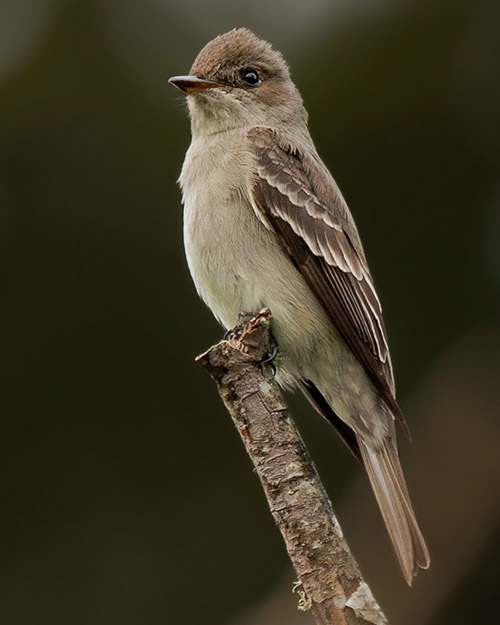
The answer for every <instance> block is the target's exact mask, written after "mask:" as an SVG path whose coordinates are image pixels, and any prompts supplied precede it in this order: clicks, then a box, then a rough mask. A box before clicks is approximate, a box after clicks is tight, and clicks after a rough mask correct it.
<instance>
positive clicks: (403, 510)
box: [357, 437, 430, 586]
mask: <svg viewBox="0 0 500 625" xmlns="http://www.w3.org/2000/svg"><path fill="white" fill-rule="evenodd" d="M357 438H358V444H359V448H360V451H361V456H362V458H363V462H364V464H365V467H366V470H367V472H368V477H369V478H370V482H371V485H372V488H373V490H374V492H375V497H376V498H377V502H378V505H379V507H380V511H381V512H382V516H383V517H384V521H385V524H386V526H387V530H388V532H389V535H390V537H391V540H392V543H393V545H394V549H395V550H396V554H397V556H398V560H399V563H400V565H401V568H402V569H403V574H404V576H405V579H406V581H407V583H408V585H409V586H411V584H412V581H413V577H414V576H415V575H416V573H417V571H418V569H419V568H421V569H427V568H428V567H429V564H430V560H429V552H428V550H427V545H426V544H425V540H424V538H423V536H422V533H421V532H420V528H419V527H418V523H417V519H416V518H415V513H414V512H413V508H412V505H411V501H410V496H409V494H408V488H407V486H406V482H405V479H404V476H403V471H402V470H401V465H400V463H399V458H398V452H397V449H396V447H395V445H394V444H393V443H392V441H391V439H390V438H387V439H386V440H385V441H384V444H383V445H382V447H381V448H380V449H378V450H376V451H373V450H372V449H370V448H369V447H368V446H367V445H366V444H365V443H364V442H363V441H362V440H361V438H360V437H357Z"/></svg>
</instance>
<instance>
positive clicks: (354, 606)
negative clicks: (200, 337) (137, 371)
mask: <svg viewBox="0 0 500 625" xmlns="http://www.w3.org/2000/svg"><path fill="white" fill-rule="evenodd" d="M270 319H271V313H270V311H269V310H267V309H265V310H263V311H261V312H260V313H259V314H258V315H257V316H255V317H254V318H253V319H252V320H251V321H249V322H248V323H245V324H242V325H241V326H239V327H238V328H236V329H235V330H233V331H232V332H231V333H230V335H229V336H228V337H227V338H226V340H223V341H221V342H220V343H218V344H217V345H214V346H213V347H211V348H210V349H209V350H208V351H207V352H205V353H204V354H202V355H201V356H199V357H198V358H197V361H198V362H199V363H200V364H201V365H202V366H203V367H204V368H205V369H206V370H207V371H208V373H209V374H210V375H211V376H212V378H213V379H214V380H215V382H216V383H217V386H218V390H219V393H220V395H221V397H222V399H223V401H224V403H225V405H226V408H227V409H228V411H229V413H230V415H231V417H232V419H233V421H234V424H235V425H236V428H237V429H238V431H239V433H240V435H241V438H242V440H243V443H244V445H245V447H246V450H247V452H248V454H249V456H250V458H251V460H252V462H253V464H254V466H255V470H256V473H257V475H258V476H259V478H260V481H261V483H262V486H263V488H264V492H265V494H266V497H267V501H268V503H269V508H270V510H271V513H272V515H273V517H274V520H275V522H276V524H277V526H278V527H279V529H280V531H281V533H282V535H283V538H284V540H285V544H286V548H287V551H288V554H289V556H290V559H291V561H292V564H293V566H294V568H295V571H296V573H297V577H298V579H299V582H300V584H301V588H300V587H299V588H297V591H298V594H299V597H300V601H299V608H300V609H305V610H307V609H310V610H311V613H312V615H313V617H314V619H315V621H316V623H317V624H318V625H366V624H371V625H383V624H386V623H387V620H386V618H385V616H384V614H383V613H382V611H381V609H380V607H379V606H378V604H377V603H376V601H375V599H374V598H373V596H372V593H371V591H370V589H369V587H368V586H367V584H366V583H365V582H364V581H363V578H362V577H361V573H360V571H359V568H358V566H357V564H356V562H355V560H354V558H353V557H352V555H351V553H350V551H349V547H348V546H347V543H346V542H345V539H344V537H343V535H342V530H341V528H340V525H339V523H338V521H337V519H336V518H335V515H334V513H333V509H332V506H331V503H330V501H329V499H328V497H327V495H326V493H325V490H324V488H323V485H322V484H321V482H320V479H319V476H318V474H317V472H316V469H315V467H314V465H313V463H312V461H311V459H310V457H309V455H308V453H307V450H306V448H305V446H304V443H303V442H302V439H301V437H300V434H299V433H298V431H297V429H296V427H295V425H294V423H293V421H292V419H291V418H290V415H289V413H288V410H287V408H286V406H285V404H284V403H283V399H282V397H281V395H280V392H279V390H278V387H277V384H276V383H275V381H274V375H273V370H272V366H271V365H270V364H268V363H265V362H263V361H264V360H265V359H266V357H267V356H268V354H269V353H270V333H269V322H270Z"/></svg>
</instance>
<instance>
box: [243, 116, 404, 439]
mask: <svg viewBox="0 0 500 625" xmlns="http://www.w3.org/2000/svg"><path fill="white" fill-rule="evenodd" d="M249 138H250V141H251V144H252V147H253V149H254V152H255V157H256V166H257V170H256V179H255V185H254V190H253V192H254V199H255V205H256V209H257V210H259V211H260V212H261V214H262V217H263V219H264V221H266V222H267V223H269V224H270V225H271V226H272V227H273V228H274V230H275V231H276V233H277V235H278V237H279V239H280V240H281V243H282V245H283V247H284V248H285V250H286V251H287V253H288V255H289V256H290V258H291V260H292V262H293V263H294V264H295V266H296V267H297V269H298V270H299V271H300V272H301V274H302V275H303V276H304V278H305V280H306V282H307V283H308V284H309V286H310V287H311V289H312V291H313V292H314V293H315V295H316V297H317V298H318V299H319V301H320V302H321V303H322V305H323V306H324V308H325V310H326V311H327V313H328V315H329V316H330V318H331V320H332V321H333V323H334V324H335V326H336V328H337V329H338V330H339V332H340V334H341V336H342V337H343V339H344V341H345V342H346V343H347V345H348V346H349V347H350V349H351V350H352V352H353V353H354V354H355V355H356V357H357V358H358V360H359V361H360V362H361V363H362V364H363V366H364V368H365V370H366V371H367V373H368V374H369V376H370V377H371V379H372V380H373V382H374V384H375V386H376V388H377V389H378V390H379V392H380V394H381V396H382V398H383V399H384V401H385V402H386V404H387V405H388V406H389V407H390V408H391V410H392V411H393V412H394V414H395V416H397V417H398V418H399V419H400V420H401V422H402V423H403V426H404V427H405V429H406V424H405V422H404V418H403V416H402V414H401V411H400V409H399V407H398V405H397V403H396V400H395V390H394V378H393V373H392V366H391V360H390V356H389V347H388V342H387V335H386V331H385V327H384V322H383V319H382V309H381V307H380V303H379V300H378V298H377V295H376V293H375V289H374V286H373V281H372V278H371V276H370V273H369V271H368V266H367V264H366V259H365V256H364V253H363V248H362V246H361V242H360V240H359V236H358V234H357V231H356V227H355V226H354V222H353V221H352V218H351V216H350V214H349V211H348V209H347V206H346V205H345V202H344V200H343V198H342V195H341V194H340V191H339V190H338V187H337V186H336V184H335V182H334V181H333V179H332V178H331V176H330V175H329V174H328V171H327V170H326V168H325V167H324V165H323V164H322V163H321V161H320V160H319V158H318V160H315V158H316V157H307V156H305V155H304V153H302V152H300V151H299V150H298V149H296V148H294V146H291V145H289V144H287V143H286V142H284V141H283V140H281V139H280V137H278V136H277V135H276V133H275V132H274V131H272V130H270V129H268V128H254V129H252V130H251V131H250V133H249Z"/></svg>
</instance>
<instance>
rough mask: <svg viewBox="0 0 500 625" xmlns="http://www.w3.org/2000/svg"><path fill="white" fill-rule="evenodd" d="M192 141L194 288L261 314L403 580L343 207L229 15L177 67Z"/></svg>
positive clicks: (283, 68)
mask: <svg viewBox="0 0 500 625" xmlns="http://www.w3.org/2000/svg"><path fill="white" fill-rule="evenodd" d="M170 82H171V83H172V84H173V85H175V86H176V87H178V88H179V89H181V90H182V91H183V92H185V93H186V94H187V103H188V108H189V114H190V118H191V132H192V142H191V145H190V147H189V149H188V151H187V154H186V158H185V161H184V164H183V167H182V172H181V175H180V179H179V182H180V185H181V188H182V196H183V204H184V244H185V249H186V256H187V261H188V265H189V269H190V271H191V275H192V277H193V280H194V283H195V285H196V289H197V291H198V293H199V294H200V296H201V297H202V299H203V300H204V301H205V303H206V304H207V305H208V306H209V308H210V309H211V310H212V312H213V314H214V315H215V317H216V318H217V319H218V320H219V321H220V322H221V323H222V325H223V326H224V327H225V328H226V329H230V328H232V327H234V326H235V325H237V324H238V319H239V313H241V312H245V313H247V312H257V311H259V310H260V309H261V308H263V307H268V308H270V309H271V312H272V314H273V321H272V326H271V328H272V333H273V336H274V337H275V339H276V341H277V344H278V349H279V352H278V356H277V357H276V361H275V364H276V369H277V379H278V382H279V383H280V384H281V385H282V386H284V387H293V386H298V387H299V388H300V389H301V390H302V392H303V393H304V394H305V395H306V396H307V397H308V399H309V400H310V401H311V403H312V404H313V405H314V407H315V408H316V410H317V411H318V412H319V413H320V414H321V415H323V416H324V417H326V419H328V420H329V421H330V422H331V423H332V424H333V425H334V426H335V428H336V429H337V431H338V433H339V434H340V436H341V437H342V438H343V440H344V441H345V442H346V443H347V445H348V446H349V448H350V449H351V451H352V452H353V453H354V455H355V456H356V457H357V458H358V459H359V460H361V461H362V462H363V464H364V466H365V467H366V470H367V472H368V476H369V478H370V482H371V484H372V487H373V490H374V492H375V496H376V499H377V501H378V504H379V506H380V510H381V512H382V515H383V518H384V520H385V523H386V525H387V529H388V531H389V535H390V537H391V539H392V542H393V544H394V548H395V550H396V554H397V556H398V559H399V562H400V564H401V568H402V570H403V573H404V576H405V579H406V581H407V582H408V584H410V585H411V582H412V579H413V577H414V575H415V574H416V572H417V570H418V568H419V567H420V568H427V567H428V566H429V555H428V551H427V547H426V544H425V541H424V539H423V537H422V534H421V532H420V529H419V527H418V524H417V521H416V518H415V514H414V512H413V508H412V505H411V502H410V497H409V495H408V489H407V487H406V483H405V480H404V477H403V472H402V470H401V465H400V463H399V458H398V451H397V442H396V433H395V421H396V420H397V421H399V422H400V423H401V424H402V426H403V428H404V429H405V430H407V426H406V424H405V420H404V417H403V415H402V413H401V410H400V408H399V406H398V404H397V402H396V396H395V388H394V378H393V372H392V366H391V359H390V355H389V347H388V344H387V335H386V331H385V327H384V321H383V319H382V310H381V307H380V303H379V300H378V297H377V294H376V292H375V288H374V285H373V281H372V277H371V275H370V272H369V269H368V265H367V263H366V259H365V254H364V252H363V247H362V245H361V241H360V238H359V235H358V232H357V230H356V226H355V224H354V221H353V218H352V216H351V214H350V212H349V209H348V208H347V205H346V203H345V201H344V199H343V197H342V195H341V193H340V191H339V189H338V187H337V185H336V183H335V181H334V180H333V178H332V176H331V175H330V173H329V171H328V169H327V168H326V167H325V165H324V164H323V162H322V161H321V159H320V157H319V156H318V154H317V152H316V148H315V147H314V144H313V142H312V139H311V136H310V134H309V130H308V127H307V112H306V110H305V108H304V105H303V103H302V98H301V96H300V94H299V92H298V90H297V88H296V86H295V85H294V83H293V82H292V80H291V78H290V73H289V69H288V67H287V65H286V63H285V61H284V59H283V57H282V56H281V54H280V53H279V52H277V51H275V50H274V49H273V48H272V47H271V46H270V45H269V44H268V43H266V42H264V41H262V40H260V39H258V38H257V37H256V36H255V35H254V34H253V33H251V32H250V31H248V30H246V29H244V28H237V29H234V30H231V31H230V32H228V33H226V34H223V35H220V36H219V37H216V38H215V39H213V40H212V41H210V42H209V43H208V44H207V45H206V46H205V47H204V48H203V49H202V50H201V52H200V53H199V54H198V56H197V58H196V60H195V62H194V64H193V66H192V68H191V71H190V75H189V76H175V77H173V78H171V79H170Z"/></svg>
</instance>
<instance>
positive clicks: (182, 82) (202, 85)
mask: <svg viewBox="0 0 500 625" xmlns="http://www.w3.org/2000/svg"><path fill="white" fill-rule="evenodd" d="M168 82H169V83H170V84H171V85H174V87H177V89H180V90H181V91H184V93H187V94H190V93H195V92H196V91H204V90H205V89H212V88H213V87H218V86H219V85H218V84H217V83H216V82H214V81H213V80H205V78H198V76H172V78H169V79H168Z"/></svg>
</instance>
